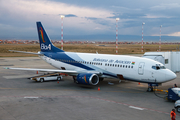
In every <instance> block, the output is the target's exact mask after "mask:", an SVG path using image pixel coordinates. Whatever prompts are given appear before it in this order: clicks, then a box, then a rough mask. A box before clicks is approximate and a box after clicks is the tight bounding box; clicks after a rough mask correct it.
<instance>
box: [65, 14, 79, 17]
mask: <svg viewBox="0 0 180 120" xmlns="http://www.w3.org/2000/svg"><path fill="white" fill-rule="evenodd" d="M65 17H77V16H76V15H73V14H68V15H65Z"/></svg>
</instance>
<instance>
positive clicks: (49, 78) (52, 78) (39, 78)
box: [31, 74, 63, 82]
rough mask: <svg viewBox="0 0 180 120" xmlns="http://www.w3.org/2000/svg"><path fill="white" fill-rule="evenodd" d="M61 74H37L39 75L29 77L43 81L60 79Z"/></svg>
mask: <svg viewBox="0 0 180 120" xmlns="http://www.w3.org/2000/svg"><path fill="white" fill-rule="evenodd" d="M62 78H63V77H62V76H60V75H56V74H55V75H48V76H39V77H34V78H31V80H35V81H38V82H44V81H52V80H58V81H60V80H62Z"/></svg>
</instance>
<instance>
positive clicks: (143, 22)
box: [141, 22, 145, 52]
mask: <svg viewBox="0 0 180 120" xmlns="http://www.w3.org/2000/svg"><path fill="white" fill-rule="evenodd" d="M143 25H145V23H144V22H143V23H142V43H141V52H143Z"/></svg>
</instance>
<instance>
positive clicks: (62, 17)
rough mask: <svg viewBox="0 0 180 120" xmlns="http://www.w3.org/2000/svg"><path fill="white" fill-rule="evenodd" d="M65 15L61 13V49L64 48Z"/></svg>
mask: <svg viewBox="0 0 180 120" xmlns="http://www.w3.org/2000/svg"><path fill="white" fill-rule="evenodd" d="M64 17H65V16H63V15H61V50H63V19H64Z"/></svg>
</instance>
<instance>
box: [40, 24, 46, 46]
mask: <svg viewBox="0 0 180 120" xmlns="http://www.w3.org/2000/svg"><path fill="white" fill-rule="evenodd" d="M39 32H40V36H41V39H42V41H43V43H45V40H44V35H43V29H42V27H40V30H39Z"/></svg>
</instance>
